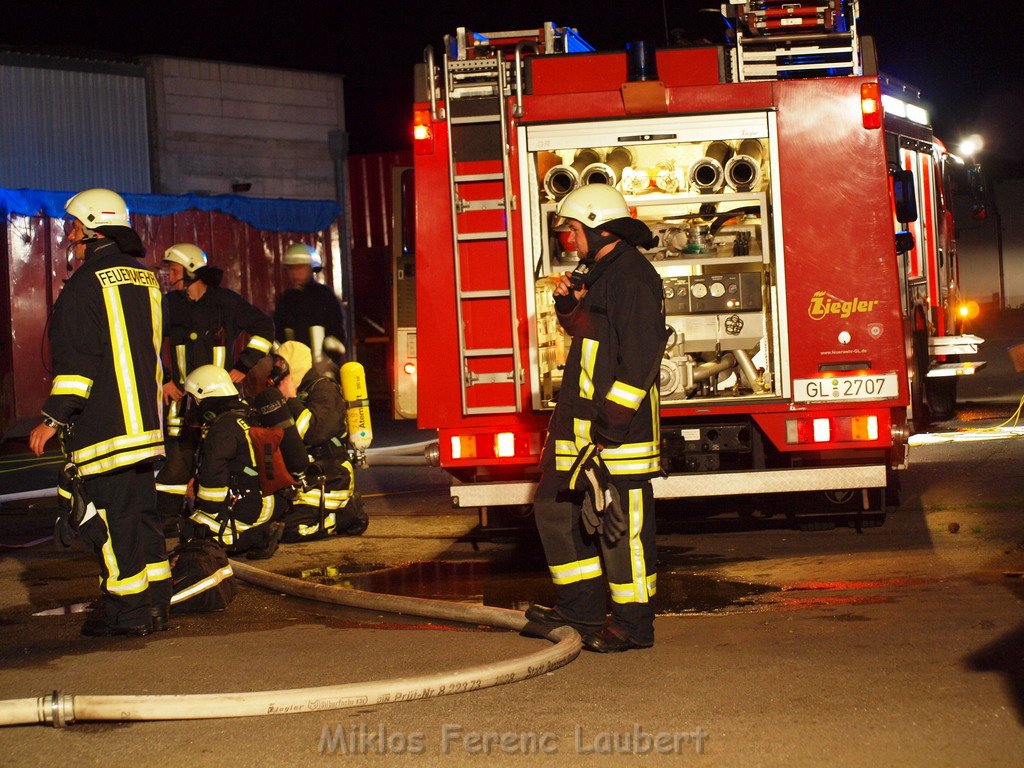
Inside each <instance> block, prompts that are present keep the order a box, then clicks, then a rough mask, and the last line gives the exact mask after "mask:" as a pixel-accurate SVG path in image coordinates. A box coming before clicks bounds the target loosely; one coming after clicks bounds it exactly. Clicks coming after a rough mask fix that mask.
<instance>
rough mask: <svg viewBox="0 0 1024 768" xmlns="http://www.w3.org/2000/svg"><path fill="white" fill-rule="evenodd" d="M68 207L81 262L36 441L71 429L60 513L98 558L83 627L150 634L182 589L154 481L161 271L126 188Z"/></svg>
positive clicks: (158, 444)
mask: <svg viewBox="0 0 1024 768" xmlns="http://www.w3.org/2000/svg"><path fill="white" fill-rule="evenodd" d="M65 211H66V212H67V214H68V216H69V217H71V222H70V224H71V228H70V231H69V232H68V235H67V239H68V243H69V247H70V250H71V251H72V252H73V255H74V257H75V259H76V260H78V261H79V262H80V264H79V266H78V268H77V269H76V270H75V272H74V274H72V275H71V278H70V279H69V280H68V281H67V283H66V284H65V286H64V288H63V290H62V291H61V293H60V296H58V297H57V301H56V303H55V304H54V307H53V316H52V318H51V323H50V331H49V337H50V348H51V352H52V356H53V372H54V376H53V386H52V388H51V390H50V396H49V397H48V398H47V400H46V402H45V403H44V404H43V408H42V411H43V416H44V421H43V423H42V424H40V425H39V426H38V427H36V428H35V429H34V430H32V434H31V436H30V439H29V444H30V447H31V448H32V450H33V451H34V452H35V453H36V454H37V455H39V454H41V453H42V452H43V448H44V447H45V445H46V442H47V441H48V440H49V439H50V438H51V437H53V436H54V434H56V433H57V432H58V431H60V433H61V441H62V443H63V445H64V448H65V451H66V453H67V465H66V466H65V469H64V471H63V472H62V473H61V476H62V478H64V479H71V478H75V479H74V482H71V483H62V484H61V489H62V491H61V492H62V494H63V495H64V496H65V498H64V499H63V502H64V503H63V504H62V509H64V510H67V511H69V512H70V513H73V518H74V519H72V520H68V519H66V518H65V519H62V520H59V521H58V531H59V532H60V530H61V529H63V533H65V534H67V533H68V532H73V533H76V534H77V535H80V536H81V537H82V538H83V539H84V540H85V541H87V542H88V543H89V544H90V545H91V546H92V548H93V550H94V551H95V553H96V556H97V559H98V560H99V567H100V592H101V593H102V599H101V600H100V609H101V610H99V611H96V612H94V613H93V614H92V615H91V616H90V617H89V618H88V619H87V620H86V621H85V623H84V624H83V626H82V634H84V635H92V636H111V635H134V636H140V635H146V634H149V632H151V631H153V630H154V629H156V630H164V629H167V607H168V603H169V601H170V598H171V581H170V577H171V570H170V567H169V565H168V562H167V554H166V550H165V546H164V533H163V526H162V525H161V521H160V517H159V515H158V513H157V507H156V491H155V488H154V483H153V462H154V461H155V460H156V459H158V458H159V457H160V456H162V455H163V452H164V450H163V433H162V430H161V428H160V416H161V413H160V386H161V383H162V375H163V374H162V369H161V364H160V344H161V339H162V325H163V294H162V293H161V291H160V283H159V281H158V279H157V276H156V274H155V273H154V272H153V271H152V270H149V269H146V268H144V267H141V266H140V265H139V263H138V261H136V259H137V258H139V257H141V256H144V255H145V249H144V248H143V246H142V242H141V241H140V240H139V237H138V235H137V234H136V233H135V230H133V229H132V228H131V223H130V221H129V218H128V208H127V206H126V204H125V201H124V200H123V199H122V198H121V196H120V195H118V194H117V193H115V192H111V191H110V190H107V189H87V190H85V191H84V192H79V193H78V194H77V195H75V196H74V197H72V198H71V199H70V200H68V202H67V204H66V205H65ZM70 489H73V491H72V490H70ZM72 493H74V494H75V496H76V498H74V499H71V498H70V496H71V494H72ZM62 517H64V516H63V515H62ZM62 538H64V541H65V543H69V542H67V540H66V538H65V537H64V536H62Z"/></svg>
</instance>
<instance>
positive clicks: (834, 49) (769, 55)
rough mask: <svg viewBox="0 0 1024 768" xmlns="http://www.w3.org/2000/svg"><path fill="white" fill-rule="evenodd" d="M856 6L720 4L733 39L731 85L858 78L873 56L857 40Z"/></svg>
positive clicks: (836, 2) (846, 1)
mask: <svg viewBox="0 0 1024 768" xmlns="http://www.w3.org/2000/svg"><path fill="white" fill-rule="evenodd" d="M858 5H859V3H858V0H811V1H810V2H805V3H799V2H792V3H789V2H786V3H780V2H745V0H729V2H726V3H723V4H722V15H723V16H725V17H726V18H727V19H729V20H730V22H731V23H732V24H733V28H734V29H735V34H736V39H735V43H736V44H735V47H733V48H732V49H731V51H730V53H731V56H732V62H731V63H732V75H733V77H732V79H733V80H734V81H735V82H746V81H750V80H781V79H787V78H797V77H830V76H832V77H834V76H853V75H861V74H864V67H863V62H874V51H873V50H870V51H869V50H866V48H867V45H866V44H867V43H868V42H869V41H866V40H865V41H862V40H861V39H860V38H859V37H858V36H857V17H858V15H859V7H858ZM862 45H864V46H865V50H862Z"/></svg>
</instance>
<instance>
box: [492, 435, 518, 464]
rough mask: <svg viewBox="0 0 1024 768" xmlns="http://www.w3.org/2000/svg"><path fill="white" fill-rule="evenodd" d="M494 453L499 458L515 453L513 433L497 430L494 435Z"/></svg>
mask: <svg viewBox="0 0 1024 768" xmlns="http://www.w3.org/2000/svg"><path fill="white" fill-rule="evenodd" d="M494 455H495V456H496V457H497V458H499V459H504V458H508V457H510V456H515V455H516V436H515V433H513V432H499V433H498V434H496V435H495V436H494Z"/></svg>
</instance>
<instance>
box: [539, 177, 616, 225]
mask: <svg viewBox="0 0 1024 768" xmlns="http://www.w3.org/2000/svg"><path fill="white" fill-rule="evenodd" d="M557 214H558V216H559V217H561V218H562V219H576V221H578V222H580V223H582V224H583V225H584V226H587V227H591V228H594V229H596V228H597V227H599V226H600V225H601V224H605V223H607V222H609V221H612V220H614V219H621V218H622V217H623V216H629V215H630V214H629V206H628V205H626V198H624V197H623V196H622V194H621V193H620V192H619V191H618V190H617V189H615V187H611V186H609V185H607V184H596V183H595V184H585V185H583V186H582V187H579V188H578V189H575V190H573V191H572V192H570V193H569V194H568V195H566V196H565V197H563V198H562V201H561V202H560V203H559V204H558V210H557Z"/></svg>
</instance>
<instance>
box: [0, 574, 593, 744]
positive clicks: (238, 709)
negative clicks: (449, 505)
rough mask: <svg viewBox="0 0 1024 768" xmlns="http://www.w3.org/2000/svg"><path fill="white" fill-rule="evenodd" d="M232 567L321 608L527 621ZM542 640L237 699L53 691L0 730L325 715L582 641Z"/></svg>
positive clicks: (563, 630)
mask: <svg viewBox="0 0 1024 768" xmlns="http://www.w3.org/2000/svg"><path fill="white" fill-rule="evenodd" d="M232 567H233V568H234V571H235V574H236V575H237V576H238V577H239V578H241V579H243V580H244V581H247V582H249V583H250V584H254V585H256V586H260V587H265V588H267V589H272V590H274V591H276V592H284V593H285V594H289V595H293V596H295V597H303V598H307V599H310V600H318V601H320V602H325V603H334V604H336V605H347V606H352V607H355V608H365V609H367V610H371V611H384V612H387V613H399V614H405V615H410V616H420V617H425V618H430V619H443V620H446V621H459V622H464V623H469V624H477V625H486V626H490V627H498V628H501V629H512V630H516V631H519V630H521V629H522V628H523V627H524V626H525V625H526V623H527V622H526V617H525V616H523V614H522V612H520V611H512V610H508V609H505V608H491V607H486V606H473V605H464V604H461V603H449V602H445V601H443V600H426V599H423V598H417V597H401V596H397V595H381V594H375V593H372V592H362V591H359V590H353V589H344V588H341V587H332V586H328V585H325V584H315V583H311V582H306V581H302V580H300V579H294V578H291V577H289V576H282V575H280V574H276V573H270V572H269V571H265V570H263V569H261V568H255V567H253V566H252V565H248V564H246V563H240V562H237V561H232ZM547 637H548V639H549V640H552V641H553V642H554V643H555V645H551V646H547V647H545V648H544V649H543V650H540V651H535V652H533V653H530V654H528V655H526V656H520V657H518V658H514V659H509V660H507V661H498V662H491V663H488V664H483V665H480V666H476V667H468V668H466V669H460V670H454V671H451V672H439V673H437V674H431V675H420V676H418V677H399V678H392V679H390V680H378V681H370V682H363V683H341V684H337V685H323V686H317V687H314V688H290V689H286V690H278V691H252V692H243V693H206V694H168V695H155V696H137V695H124V696H89V695H77V696H76V695H71V694H66V693H63V692H61V691H53V692H52V693H47V694H43V695H42V696H37V697H35V698H29V699H8V700H6V701H0V725H32V724H37V723H49V724H51V725H53V726H54V727H55V728H63V727H64V726H66V725H70V724H71V723H74V722H77V721H83V720H93V721H95V720H118V721H130V720H204V719H209V718H222V717H252V716H255V715H271V714H274V715H276V714H286V713H287V714H291V713H293V712H326V711H329V710H337V709H346V708H350V707H363V706H366V705H367V704H377V703H384V702H398V701H412V700H419V699H428V698H434V697H437V696H446V695H448V694H453V693H466V692H469V691H476V690H480V689H482V688H490V687H493V686H496V685H504V684H506V683H512V682H517V681H520V680H526V679H528V678H531V677H536V676H537V675H541V674H544V673H545V672H550V671H551V670H554V669H558V668H559V667H561V666H564V665H565V664H568V663H569V662H570V661H572V660H573V659H575V658H576V656H578V655H579V653H580V649H581V646H582V641H581V639H580V636H579V634H578V633H577V632H576V631H575V630H574V629H572V628H570V627H558V628H557V629H554V630H552V631H551V632H549V633H548V635H547Z"/></svg>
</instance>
